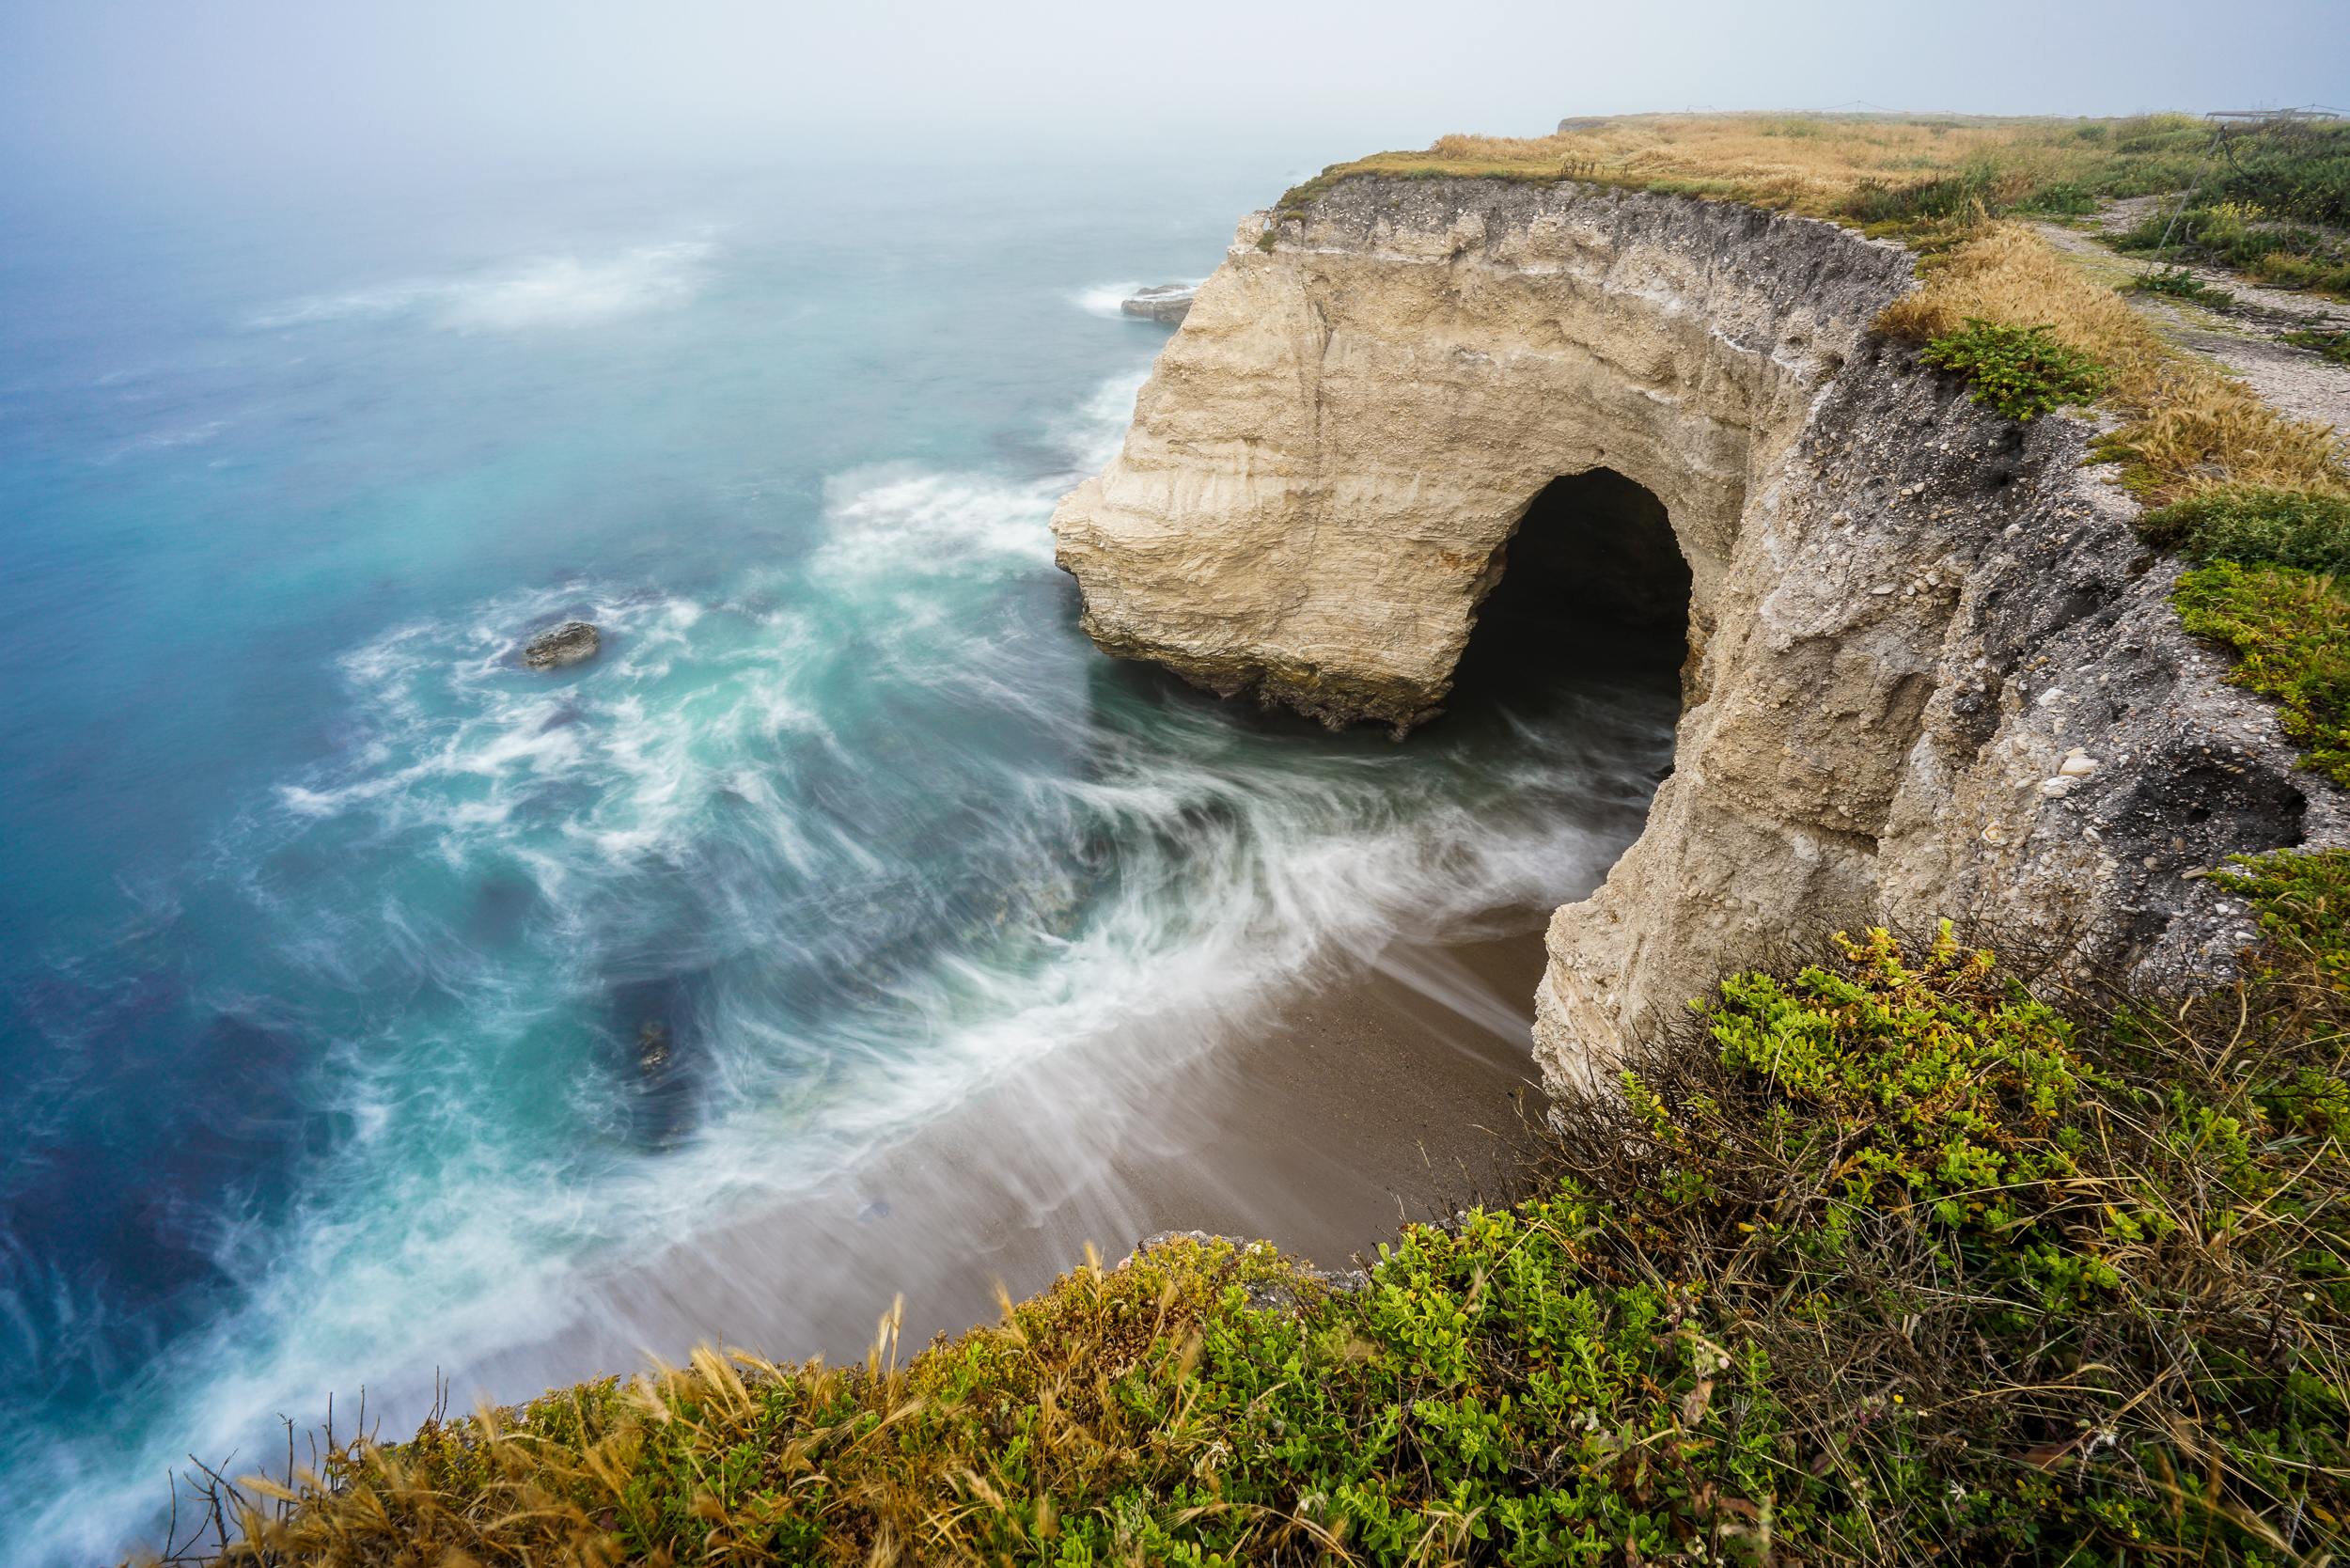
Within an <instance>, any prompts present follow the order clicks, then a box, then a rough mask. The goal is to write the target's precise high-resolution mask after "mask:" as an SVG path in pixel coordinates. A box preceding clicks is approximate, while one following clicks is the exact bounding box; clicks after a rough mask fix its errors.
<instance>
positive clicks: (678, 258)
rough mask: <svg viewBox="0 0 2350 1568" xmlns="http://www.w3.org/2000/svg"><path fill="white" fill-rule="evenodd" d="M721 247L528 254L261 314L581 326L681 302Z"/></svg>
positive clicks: (471, 328)
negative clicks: (498, 264) (491, 267)
mask: <svg viewBox="0 0 2350 1568" xmlns="http://www.w3.org/2000/svg"><path fill="white" fill-rule="evenodd" d="M714 248H715V247H714V246H713V243H711V242H709V241H706V240H680V241H673V242H671V243H666V244H658V245H640V246H637V247H635V248H634V249H631V250H625V251H620V252H618V253H616V254H612V255H606V256H601V257H587V258H581V257H577V256H539V257H529V258H525V259H518V260H516V261H513V262H510V263H509V264H508V265H507V266H505V267H504V268H502V269H500V270H497V271H494V272H489V273H485V274H480V275H478V276H473V277H462V278H416V279H410V280H407V281H404V282H399V283H388V284H383V285H379V286H377V287H375V288H371V289H361V290H352V291H350V292H347V293H341V294H330V295H323V296H321V297H318V298H313V299H305V300H297V301H294V302H292V303H291V304H289V305H285V306H278V307H276V308H274V309H271V310H266V311H262V312H260V313H258V314H257V315H256V316H254V317H253V318H252V320H251V321H250V322H249V323H248V324H249V325H251V326H253V327H255V328H258V329H260V330H264V331H284V330H287V329H290V328H296V327H305V326H313V325H317V324H320V323H321V322H329V321H370V320H373V321H382V320H395V319H399V318H402V317H413V318H416V319H419V320H422V321H427V322H429V323H430V324H431V325H433V326H436V327H441V328H445V329H447V330H450V331H457V332H519V331H524V330H525V329H528V328H533V327H576V326H586V325H589V324H592V323H595V322H598V321H610V320H612V319H614V318H617V317H620V316H629V315H635V314H636V313H637V312H639V311H645V310H653V309H658V308H661V307H663V306H674V305H679V304H682V303H683V302H684V301H685V300H687V299H689V298H691V297H692V296H693V294H694V293H695V291H696V290H698V289H699V288H700V287H701V284H702V281H703V278H704V275H705V274H706V271H707V268H706V263H707V262H708V260H709V259H710V257H711V255H712V253H713V249H714Z"/></svg>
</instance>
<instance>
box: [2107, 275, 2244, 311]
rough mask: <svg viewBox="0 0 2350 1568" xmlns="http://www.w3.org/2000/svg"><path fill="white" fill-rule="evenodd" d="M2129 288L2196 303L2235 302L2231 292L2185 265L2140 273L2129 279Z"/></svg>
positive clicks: (2226, 303) (2220, 304) (2221, 304)
mask: <svg viewBox="0 0 2350 1568" xmlns="http://www.w3.org/2000/svg"><path fill="white" fill-rule="evenodd" d="M2130 289H2131V290H2132V291H2134V292H2137V293H2141V294H2167V295H2169V296H2170V298H2172V299H2178V300H2192V301H2194V302H2195V303H2196V304H2197V305H2207V306H2214V307H2217V306H2230V305H2233V304H2235V302H2236V299H2235V296H2234V295H2233V294H2231V293H2229V292H2228V291H2227V290H2225V289H2215V288H2213V287H2212V286H2211V285H2210V284H2208V283H2205V282H2204V281H2203V280H2202V279H2201V278H2199V277H2197V276H2196V275H2195V274H2193V273H2190V272H2188V271H2187V270H2186V268H2185V267H2164V268H2162V269H2161V270H2160V271H2158V272H2146V273H2140V274H2138V275H2137V276H2136V277H2134V278H2132V279H2130Z"/></svg>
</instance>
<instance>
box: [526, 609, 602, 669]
mask: <svg viewBox="0 0 2350 1568" xmlns="http://www.w3.org/2000/svg"><path fill="white" fill-rule="evenodd" d="M602 648H603V633H601V632H599V631H597V630H596V629H595V627H594V626H592V625H590V624H589V623H587V621H585V620H567V621H565V622H563V624H562V625H560V626H551V627H549V628H548V629H547V630H545V631H543V632H541V633H540V634H539V635H537V636H535V637H533V638H531V639H530V641H529V642H527V643H526V644H525V645H524V647H523V663H525V664H526V665H528V666H530V667H531V668H533V669H560V668H562V667H563V666H565V665H576V664H584V663H586V662H587V660H589V659H592V658H594V657H595V656H596V654H597V652H598V651H599V650H601V649H602Z"/></svg>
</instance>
